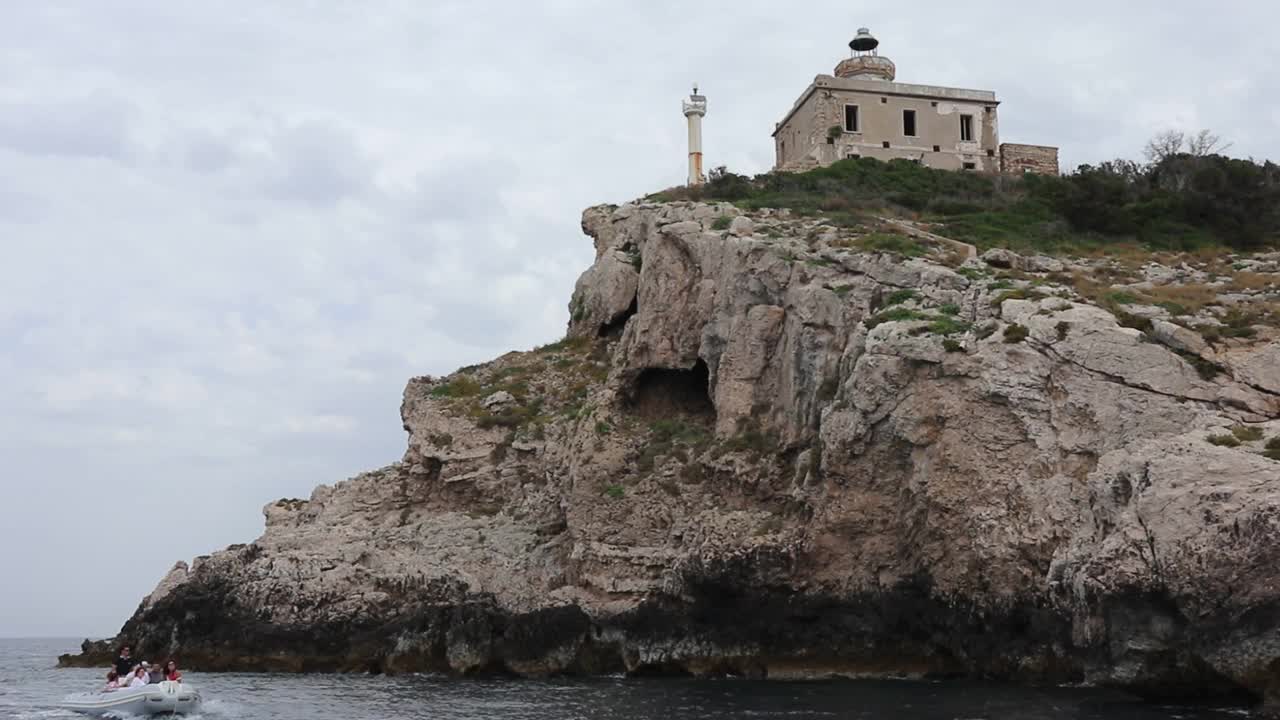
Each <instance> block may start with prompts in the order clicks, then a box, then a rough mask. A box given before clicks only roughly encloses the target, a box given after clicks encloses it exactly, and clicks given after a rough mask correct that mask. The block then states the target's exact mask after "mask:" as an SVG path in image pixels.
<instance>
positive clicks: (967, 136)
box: [960, 115, 973, 142]
mask: <svg viewBox="0 0 1280 720" xmlns="http://www.w3.org/2000/svg"><path fill="white" fill-rule="evenodd" d="M960 142H973V116H972V115H961V116H960Z"/></svg>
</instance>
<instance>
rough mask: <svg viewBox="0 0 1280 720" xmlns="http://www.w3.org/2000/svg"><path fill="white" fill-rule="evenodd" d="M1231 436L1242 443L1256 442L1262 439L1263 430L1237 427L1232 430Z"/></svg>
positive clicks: (1242, 426)
mask: <svg viewBox="0 0 1280 720" xmlns="http://www.w3.org/2000/svg"><path fill="white" fill-rule="evenodd" d="M1231 434H1232V435H1235V436H1236V439H1237V440H1239V441H1240V442H1256V441H1258V440H1261V439H1262V428H1260V427H1257V426H1256V425H1255V426H1252V427H1251V426H1249V425H1236V426H1235V427H1233V428H1231Z"/></svg>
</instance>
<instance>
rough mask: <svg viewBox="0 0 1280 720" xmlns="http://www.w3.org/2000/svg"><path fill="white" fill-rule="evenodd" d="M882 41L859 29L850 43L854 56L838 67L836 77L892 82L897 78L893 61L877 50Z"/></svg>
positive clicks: (864, 29)
mask: <svg viewBox="0 0 1280 720" xmlns="http://www.w3.org/2000/svg"><path fill="white" fill-rule="evenodd" d="M878 47H880V41H879V40H877V39H876V36H874V35H872V34H871V31H870V30H868V29H867V28H858V34H857V35H855V36H854V37H853V40H851V41H850V42H849V49H850V50H852V55H851V56H850V57H848V58H845V59H844V60H841V61H840V64H839V65H836V70H835V74H836V77H841V78H859V79H863V80H885V81H889V82H892V81H893V79H894V78H895V77H897V67H896V66H895V65H894V64H893V61H892V60H890V59H889V58H887V57H884V56H883V55H880V54H879V53H878V52H877V50H876V48H878Z"/></svg>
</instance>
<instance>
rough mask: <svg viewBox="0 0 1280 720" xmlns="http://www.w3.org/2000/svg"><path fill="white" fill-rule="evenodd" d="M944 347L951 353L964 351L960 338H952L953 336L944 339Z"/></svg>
mask: <svg viewBox="0 0 1280 720" xmlns="http://www.w3.org/2000/svg"><path fill="white" fill-rule="evenodd" d="M942 349H943V350H945V351H947V352H949V353H956V352H962V351H963V350H964V346H963V345H961V344H960V341H958V340H952V339H951V338H944V339H943V340H942Z"/></svg>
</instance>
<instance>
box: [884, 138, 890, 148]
mask: <svg viewBox="0 0 1280 720" xmlns="http://www.w3.org/2000/svg"><path fill="white" fill-rule="evenodd" d="M884 146H885V147H886V148H887V147H889V141H888V140H885V141H884Z"/></svg>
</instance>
